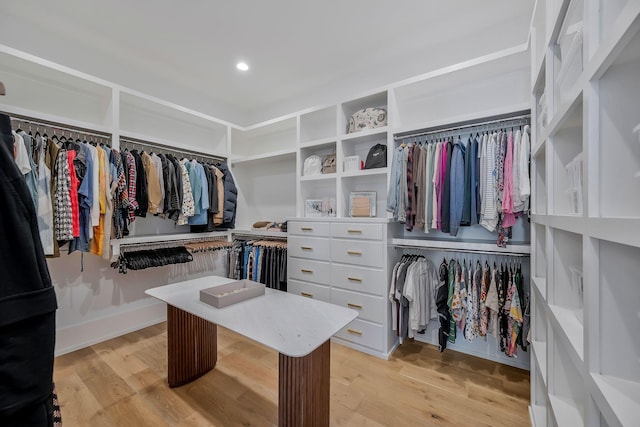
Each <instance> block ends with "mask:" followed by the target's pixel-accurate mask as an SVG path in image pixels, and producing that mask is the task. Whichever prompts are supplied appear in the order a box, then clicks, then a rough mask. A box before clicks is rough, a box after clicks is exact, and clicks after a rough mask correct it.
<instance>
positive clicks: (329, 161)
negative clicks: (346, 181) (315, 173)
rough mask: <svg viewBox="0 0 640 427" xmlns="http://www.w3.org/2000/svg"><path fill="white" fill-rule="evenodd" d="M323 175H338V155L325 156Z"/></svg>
mask: <svg viewBox="0 0 640 427" xmlns="http://www.w3.org/2000/svg"><path fill="white" fill-rule="evenodd" d="M322 173H323V174H327V173H336V153H331V154H327V155H326V156H324V158H323V159H322Z"/></svg>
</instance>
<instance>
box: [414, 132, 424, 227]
mask: <svg viewBox="0 0 640 427" xmlns="http://www.w3.org/2000/svg"><path fill="white" fill-rule="evenodd" d="M413 159H414V167H413V169H414V172H415V180H414V186H415V195H416V198H415V213H416V218H415V228H417V229H418V230H424V223H425V201H426V197H427V190H426V186H425V184H426V178H425V174H426V168H427V150H426V148H425V147H422V146H420V145H416V148H415V150H414V158H413Z"/></svg>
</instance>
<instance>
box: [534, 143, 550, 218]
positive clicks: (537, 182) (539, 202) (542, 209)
mask: <svg viewBox="0 0 640 427" xmlns="http://www.w3.org/2000/svg"><path fill="white" fill-rule="evenodd" d="M545 151H546V150H543V151H542V153H540V154H539V155H537V156H535V157H533V158H532V159H531V169H532V170H531V175H532V184H533V186H534V188H533V189H532V191H533V192H534V193H533V194H534V196H535V197H534V198H533V200H532V203H533V206H531V209H532V212H533V213H535V214H542V215H545V214H546V213H547V160H546V154H545Z"/></svg>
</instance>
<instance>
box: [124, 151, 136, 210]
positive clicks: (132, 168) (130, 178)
mask: <svg viewBox="0 0 640 427" xmlns="http://www.w3.org/2000/svg"><path fill="white" fill-rule="evenodd" d="M124 154H125V156H126V160H127V162H126V164H124V165H123V167H124V168H125V169H126V171H127V194H128V196H129V205H128V209H127V210H128V217H129V221H130V222H133V221H135V220H136V211H137V210H138V209H139V208H140V206H139V205H138V200H137V198H136V189H137V187H136V185H137V183H138V175H137V171H136V159H135V157H133V154H131V153H130V152H129V151H127V152H126V153H124Z"/></svg>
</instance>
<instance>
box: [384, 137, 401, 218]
mask: <svg viewBox="0 0 640 427" xmlns="http://www.w3.org/2000/svg"><path fill="white" fill-rule="evenodd" d="M401 168H402V146H398V147H397V148H396V149H395V150H394V151H393V160H392V163H391V179H390V181H389V190H388V192H387V212H391V213H392V214H393V219H394V220H396V221H397V220H398V207H399V203H398V198H399V197H400V177H401V175H402V171H401Z"/></svg>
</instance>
